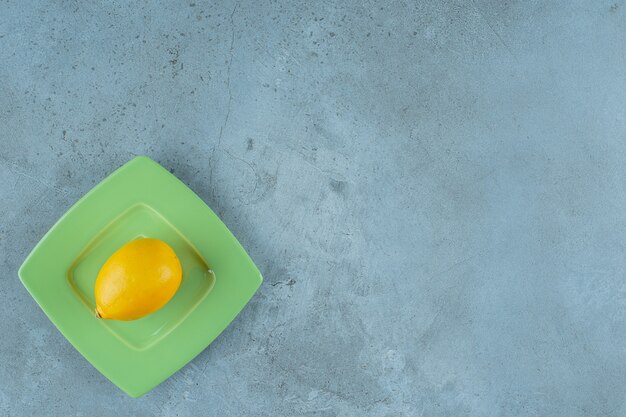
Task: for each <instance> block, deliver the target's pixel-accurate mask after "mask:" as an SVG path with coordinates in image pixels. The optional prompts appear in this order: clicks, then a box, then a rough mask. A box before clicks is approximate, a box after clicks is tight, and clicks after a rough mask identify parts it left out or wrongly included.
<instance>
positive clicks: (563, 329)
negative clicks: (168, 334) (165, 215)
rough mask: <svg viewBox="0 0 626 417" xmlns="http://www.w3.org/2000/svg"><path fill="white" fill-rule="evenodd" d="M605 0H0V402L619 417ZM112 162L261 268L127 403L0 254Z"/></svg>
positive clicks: (108, 408)
mask: <svg viewBox="0 0 626 417" xmlns="http://www.w3.org/2000/svg"><path fill="white" fill-rule="evenodd" d="M625 45H626V4H624V2H623V1H617V2H615V1H613V0H611V1H608V2H607V1H555V2H517V1H490V0H475V1H458V2H453V1H442V2H438V1H437V2H426V1H417V2H407V1H390V2H382V1H381V2H372V1H348V2H332V1H319V2H301V1H298V2H288V1H260V2H237V3H232V2H213V3H211V2H207V1H203V0H188V1H187V2H175V1H154V2H153V1H140V2H119V1H102V2H100V1H84V2H81V1H52V2H32V1H27V2H23V1H15V0H8V1H6V0H3V1H1V2H0V265H1V269H0V272H1V274H0V317H1V318H0V333H1V334H2V337H0V357H1V359H2V360H1V361H0V415H2V416H99V417H106V416H122V415H124V416H127V415H128V416H212V415H214V416H268V417H269V416H271V417H275V416H388V417H391V416H556V415H562V416H570V417H575V416H592V415H593V416H620V415H626V403H625V402H624V399H625V398H626V396H625V395H624V391H625V389H624V381H625V380H626V285H625V280H626V273H625V270H626V268H625V266H626V245H625V243H624V242H625V241H626V210H625V207H626V164H625V160H626V159H625V158H626V117H625V114H626V112H625V110H624V109H625V103H626V46H625ZM134 155H148V156H150V157H151V158H153V159H155V160H156V161H158V162H159V163H161V164H162V165H163V166H164V167H166V168H167V169H169V170H171V171H172V172H173V173H174V174H175V175H177V176H178V177H179V178H180V179H181V180H182V181H183V182H185V183H186V184H187V185H189V186H190V187H191V188H192V189H193V190H194V191H196V192H197V193H198V194H199V195H200V196H201V197H202V198H203V199H204V201H206V202H207V204H209V205H210V206H211V207H212V208H213V209H214V210H215V211H216V213H218V214H219V216H221V217H222V219H223V220H224V222H225V223H226V224H227V225H228V226H229V227H230V228H231V230H232V231H233V233H234V234H235V235H236V236H237V237H238V239H239V240H240V241H241V243H242V244H243V246H244V247H245V248H246V249H247V250H248V252H249V254H250V255H251V257H252V258H253V259H254V260H255V262H256V263H257V264H258V266H259V268H260V270H261V271H262V273H263V275H264V277H265V282H264V284H263V286H262V287H261V288H260V290H259V292H258V293H257V295H256V296H255V297H254V298H253V300H252V301H251V303H250V304H249V305H248V306H247V307H246V308H245V310H244V311H243V312H242V313H241V314H240V315H239V316H238V318H237V319H236V320H235V321H234V322H233V324H232V325H231V326H230V327H229V328H228V329H227V330H226V331H225V332H224V333H223V334H222V335H221V336H220V337H219V338H218V339H217V340H216V341H215V342H214V343H213V344H212V345H211V346H210V347H209V348H207V349H206V350H205V351H204V352H202V353H201V354H200V355H199V356H198V357H196V358H195V359H194V360H193V361H192V362H191V363H190V364H189V365H188V366H186V367H185V368H183V369H182V370H181V371H180V372H178V373H177V374H175V375H174V376H173V377H171V378H170V379H169V380H167V381H166V382H164V383H163V384H161V385H160V386H158V387H157V388H155V389H154V390H153V391H151V392H150V393H148V394H147V395H145V396H144V397H142V398H140V399H132V398H129V397H127V396H126V395H125V394H124V393H123V392H121V391H120V390H119V389H117V388H116V387H115V386H114V385H113V384H111V383H110V382H109V381H108V380H106V378H104V377H103V376H102V375H100V374H99V373H98V372H97V371H96V370H95V369H94V368H93V367H92V366H91V365H90V364H89V363H88V362H87V361H86V360H85V359H83V358H82V356H81V355H80V354H79V353H78V352H77V351H76V350H74V348H73V347H72V346H71V345H70V344H69V343H68V342H67V341H66V340H65V339H64V338H63V337H62V335H61V334H60V333H59V332H58V331H57V330H56V329H55V327H54V326H53V325H52V324H51V323H50V321H49V320H48V319H47V318H46V316H45V315H44V313H43V312H42V311H41V310H40V309H39V307H38V306H37V305H36V303H35V302H34V301H33V300H32V299H31V298H30V296H29V294H28V293H27V291H26V290H25V289H24V288H23V286H22V285H21V283H20V282H19V280H18V278H17V270H18V268H19V266H20V264H21V263H22V261H23V260H24V258H25V257H26V256H27V254H28V253H29V252H30V250H31V249H32V248H33V247H34V245H35V244H36V243H37V241H38V240H39V239H40V238H41V237H42V236H43V235H44V233H45V232H46V231H47V230H48V229H49V228H50V227H51V226H52V225H53V224H54V223H55V221H56V220H57V219H58V218H59V217H60V216H61V215H62V214H63V213H64V212H65V211H66V210H67V209H68V208H69V207H70V206H71V205H72V204H73V203H74V202H75V201H77V200H78V199H79V198H80V197H81V196H82V195H83V194H84V193H86V192H87V191H88V190H89V189H91V188H92V187H93V186H94V185H95V184H97V183H98V182H99V181H100V180H101V179H103V178H104V177H105V176H106V175H108V174H109V173H110V172H112V171H113V170H114V169H115V168H117V167H118V166H120V165H122V164H124V163H125V162H126V161H128V160H129V159H131V158H132V157H133V156H134Z"/></svg>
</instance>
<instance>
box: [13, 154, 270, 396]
mask: <svg viewBox="0 0 626 417" xmlns="http://www.w3.org/2000/svg"><path fill="white" fill-rule="evenodd" d="M138 237H153V238H158V239H161V240H163V241H165V242H167V243H168V244H169V245H170V246H171V247H172V248H173V249H174V251H176V254H177V255H178V257H179V259H180V261H181V265H182V268H183V281H182V283H181V286H180V288H179V290H178V292H177V293H176V295H175V296H174V297H173V298H172V299H171V300H170V302H169V303H167V304H166V305H165V307H163V308H162V309H161V310H159V311H157V312H155V313H154V314H151V315H149V316H147V317H145V318H143V319H140V320H135V321H131V322H121V321H109V320H101V319H97V318H96V317H95V316H94V308H95V302H94V283H95V280H96V277H97V274H98V271H99V269H100V267H101V266H102V265H103V264H104V262H105V261H106V260H107V259H108V257H109V256H110V255H111V254H112V253H113V252H115V250H117V249H118V248H119V247H121V246H122V245H124V244H125V243H127V242H129V241H131V240H133V239H136V238H138ZM19 275H20V279H21V280H22V282H23V283H24V286H25V287H26V288H27V289H28V291H29V292H30V293H31V295H32V296H33V298H34V299H35V300H36V301H37V303H38V304H39V305H40V306H41V308H42V309H43V311H44V312H45V313H46V314H47V315H48V317H49V318H50V320H51V321H52V322H53V323H54V324H55V325H56V326H57V328H58V329H59V330H60V331H61V333H63V335H64V336H65V337H66V338H67V339H68V340H69V341H70V342H71V343H72V345H74V347H75V348H76V349H77V350H78V351H79V352H80V353H81V354H82V355H83V356H84V357H85V358H86V359H87V360H88V361H89V362H91V363H92V364H93V366H95V367H96V368H97V369H98V370H99V371H100V372H102V374H104V375H105V376H106V377H107V378H109V379H110V380H111V381H112V382H113V383H114V384H116V385H117V386H118V387H120V388H121V389H122V390H124V391H125V392H126V393H128V394H129V395H131V396H133V397H138V396H141V395H143V394H145V393H146V392H148V391H149V390H151V389H152V388H154V387H155V386H156V385H158V384H159V383H161V382H162V381H164V380H165V379H167V378H168V377H169V376H170V375H172V374H173V373H174V372H176V371H177V370H179V369H180V368H182V367H183V366H184V365H185V364H187V363H188V362H189V361H190V360H191V359H193V358H194V357H195V356H196V355H197V354H198V353H200V352H201V351H202V350H203V349H205V348H206V347H207V346H208V345H209V344H210V343H211V342H212V341H213V339H215V338H216V337H217V336H218V335H219V334H220V333H221V332H222V330H224V329H225V328H226V326H228V324H229V323H230V322H231V321H232V320H233V319H234V318H235V316H236V315H237V314H238V313H239V312H240V311H241V309H242V308H243V307H244V306H245V305H246V303H247V302H248V300H250V298H251V297H252V295H253V294H254V293H255V291H256V290H257V288H259V286H260V285H261V282H262V280H263V279H262V277H261V274H260V273H259V271H258V269H257V268H256V266H255V265H254V263H253V262H252V260H251V259H250V257H249V256H248V255H247V254H246V252H245V251H244V249H243V248H242V247H241V245H240V244H239V242H237V240H236V239H235V237H234V236H233V235H232V234H231V233H230V231H229V230H228V229H227V228H226V226H224V224H223V223H222V222H221V221H220V219H219V218H218V217H217V216H216V215H215V214H214V213H213V211H211V209H210V208H209V207H208V206H207V205H206V204H204V202H203V201H202V200H201V199H200V198H199V197H198V196H197V195H196V194H195V193H194V192H193V191H191V190H190V189H189V188H187V186H185V185H184V184H183V183H182V182H180V181H179V180H178V179H177V178H176V177H174V176H173V175H172V174H170V173H169V172H168V171H167V170H165V169H164V168H163V167H161V166H160V165H159V164H157V163H156V162H154V161H152V160H151V159H149V158H147V157H137V158H135V159H133V160H131V161H130V162H128V163H127V164H126V165H124V166H123V167H121V168H120V169H118V170H117V171H115V172H114V173H113V174H111V175H110V176H109V177H108V178H106V179H105V180H104V181H102V182H101V183H100V184H98V185H97V186H96V187H94V189H93V190H91V191H90V192H89V193H87V194H86V195H85V196H84V197H83V198H82V199H80V200H79V201H78V202H77V203H76V204H75V205H74V206H73V207H72V208H70V209H69V210H68V212H67V213H65V215H64V216H63V217H61V219H60V220H59V221H58V222H57V223H56V224H55V225H54V226H53V227H52V229H50V231H49V232H48V233H47V234H46V235H45V236H44V237H43V239H41V241H40V242H39V243H38V244H37V246H36V247H35V249H33V251H32V253H31V254H30V255H29V256H28V258H27V259H26V260H25V261H24V264H23V265H22V267H21V268H20V271H19Z"/></svg>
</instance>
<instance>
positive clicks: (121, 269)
mask: <svg viewBox="0 0 626 417" xmlns="http://www.w3.org/2000/svg"><path fill="white" fill-rule="evenodd" d="M182 275H183V273H182V269H181V267H180V261H179V260H178V257H177V256H176V253H174V250H172V248H170V247H169V246H168V245H167V243H165V242H163V241H161V240H159V239H137V240H133V241H132V242H129V243H127V244H126V245H124V246H122V247H121V248H119V249H118V250H117V251H116V252H115V253H114V254H113V255H111V257H110V258H109V259H108V260H107V261H106V262H105V263H104V265H103V266H102V268H101V269H100V272H99V273H98V279H97V280H96V290H95V293H96V316H97V317H99V318H103V319H111V320H136V319H139V318H141V317H144V316H146V315H148V314H150V313H153V312H155V311H157V310H158V309H160V308H161V307H163V306H164V305H165V304H166V303H167V302H168V301H169V300H170V299H171V298H172V297H173V296H174V294H175V293H176V291H177V290H178V287H179V285H180V281H181V280H182Z"/></svg>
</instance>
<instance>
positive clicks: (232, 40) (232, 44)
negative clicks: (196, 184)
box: [209, 3, 239, 184]
mask: <svg viewBox="0 0 626 417" xmlns="http://www.w3.org/2000/svg"><path fill="white" fill-rule="evenodd" d="M238 7H239V3H237V4H235V7H233V11H232V12H231V14H230V28H231V36H230V48H229V58H228V68H227V69H226V88H227V90H228V105H227V106H226V116H224V122H223V123H222V125H221V126H220V132H219V135H218V136H217V144H216V145H214V146H213V150H212V151H211V158H210V161H211V168H210V171H209V184H212V183H213V167H214V163H213V162H214V158H215V152H216V151H217V150H219V149H220V147H221V146H222V138H223V137H224V129H225V128H226V125H227V124H228V119H230V112H231V109H232V104H233V92H232V89H231V87H230V76H231V73H232V67H233V57H234V51H235V12H236V11H237V8H238Z"/></svg>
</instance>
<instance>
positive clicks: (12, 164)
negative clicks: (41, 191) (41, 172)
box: [5, 162, 67, 195]
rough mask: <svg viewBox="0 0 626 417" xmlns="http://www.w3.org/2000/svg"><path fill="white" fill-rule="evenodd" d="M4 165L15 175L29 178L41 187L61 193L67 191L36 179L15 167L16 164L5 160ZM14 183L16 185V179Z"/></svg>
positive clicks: (65, 193)
mask: <svg viewBox="0 0 626 417" xmlns="http://www.w3.org/2000/svg"><path fill="white" fill-rule="evenodd" d="M5 165H6V167H7V168H8V169H9V171H11V172H12V173H14V174H15V175H19V176H22V177H24V178H28V179H29V180H31V181H33V182H35V183H37V184H39V185H41V186H42V187H45V188H48V189H50V190H53V191H57V192H59V193H61V194H63V195H67V191H66V190H64V189H63V188H59V187H56V186H54V185H50V184H48V183H45V182H43V181H41V180H40V179H37V178H35V177H33V176H31V175H29V174H27V173H25V172H22V171H20V170H19V169H16V167H17V165H15V164H14V163H12V162H7V163H5ZM15 185H16V186H17V181H16V183H15Z"/></svg>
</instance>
